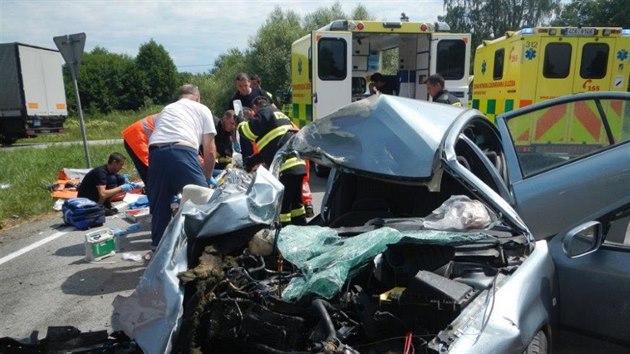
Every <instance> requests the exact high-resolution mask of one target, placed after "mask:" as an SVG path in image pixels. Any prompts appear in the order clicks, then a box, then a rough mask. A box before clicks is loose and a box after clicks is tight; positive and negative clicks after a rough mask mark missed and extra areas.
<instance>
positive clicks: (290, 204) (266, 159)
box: [238, 96, 306, 225]
mask: <svg viewBox="0 0 630 354" xmlns="http://www.w3.org/2000/svg"><path fill="white" fill-rule="evenodd" d="M252 108H253V109H254V111H255V112H256V115H255V116H254V117H253V118H252V119H251V120H249V121H245V122H243V123H240V124H239V125H238V131H239V133H240V134H241V136H244V137H245V138H247V139H249V140H250V141H252V142H255V143H256V146H257V148H258V152H257V153H255V154H254V155H251V156H248V157H245V158H244V159H243V164H244V166H245V169H246V170H248V171H251V170H253V169H254V167H256V166H257V165H259V164H261V163H262V164H264V165H265V167H266V168H269V167H270V166H271V162H272V161H273V158H274V155H275V154H276V152H277V151H278V150H279V149H280V148H281V147H282V146H283V145H284V144H286V142H287V141H288V140H289V138H291V137H292V136H293V135H294V134H295V133H296V132H297V128H295V126H294V125H293V124H292V123H291V120H290V119H289V118H288V117H287V116H286V115H285V114H284V113H282V112H281V111H279V110H278V109H277V108H276V107H275V106H273V105H272V104H271V101H270V100H269V98H268V97H265V96H260V97H257V98H255V99H254V101H253V105H252ZM305 175H306V163H305V162H304V160H300V159H298V158H297V157H289V158H287V159H286V160H285V161H284V163H283V164H282V166H280V182H281V183H282V184H283V185H284V194H283V197H282V208H281V210H280V223H281V224H282V225H288V224H293V225H306V210H305V209H304V205H303V204H302V180H303V178H304V176H305Z"/></svg>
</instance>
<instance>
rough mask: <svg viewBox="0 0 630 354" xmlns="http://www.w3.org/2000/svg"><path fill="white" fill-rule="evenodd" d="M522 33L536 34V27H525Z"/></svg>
mask: <svg viewBox="0 0 630 354" xmlns="http://www.w3.org/2000/svg"><path fill="white" fill-rule="evenodd" d="M521 34H534V29H533V28H523V29H522V30H521Z"/></svg>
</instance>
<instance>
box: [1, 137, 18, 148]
mask: <svg viewBox="0 0 630 354" xmlns="http://www.w3.org/2000/svg"><path fill="white" fill-rule="evenodd" d="M16 141H17V138H7V137H5V136H2V135H0V144H2V145H3V146H11V145H13V144H14V143H15V142H16Z"/></svg>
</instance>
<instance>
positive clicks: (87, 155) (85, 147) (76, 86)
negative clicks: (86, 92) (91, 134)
mask: <svg viewBox="0 0 630 354" xmlns="http://www.w3.org/2000/svg"><path fill="white" fill-rule="evenodd" d="M72 82H73V83H74V96H75V97H76V100H77V112H78V113H79V125H80V126H81V136H83V151H84V152H85V161H86V162H87V168H92V161H91V160H90V152H89V150H88V143H87V133H86V132H85V124H84V123H83V110H82V109H81V97H80V96H79V84H78V83H77V79H76V78H75V77H73V78H72Z"/></svg>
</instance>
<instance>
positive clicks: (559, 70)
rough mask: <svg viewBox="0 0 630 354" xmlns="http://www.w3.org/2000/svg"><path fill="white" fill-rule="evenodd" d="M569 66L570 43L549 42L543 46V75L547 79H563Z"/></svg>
mask: <svg viewBox="0 0 630 354" xmlns="http://www.w3.org/2000/svg"><path fill="white" fill-rule="evenodd" d="M570 68H571V44H569V43H549V44H547V46H546V47H545V64H544V66H543V75H544V76H545V77H546V78H548V79H563V78H565V77H567V76H569V69H570Z"/></svg>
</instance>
